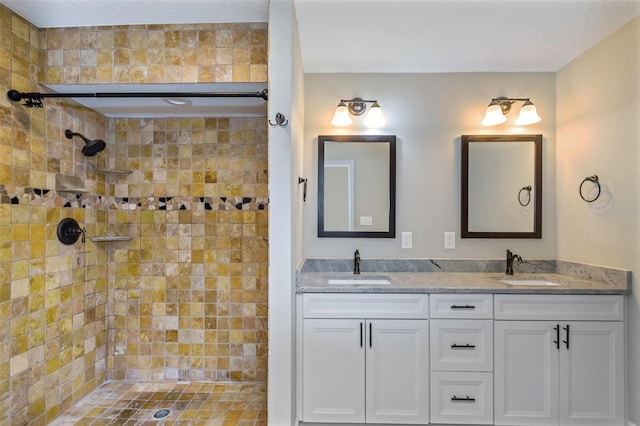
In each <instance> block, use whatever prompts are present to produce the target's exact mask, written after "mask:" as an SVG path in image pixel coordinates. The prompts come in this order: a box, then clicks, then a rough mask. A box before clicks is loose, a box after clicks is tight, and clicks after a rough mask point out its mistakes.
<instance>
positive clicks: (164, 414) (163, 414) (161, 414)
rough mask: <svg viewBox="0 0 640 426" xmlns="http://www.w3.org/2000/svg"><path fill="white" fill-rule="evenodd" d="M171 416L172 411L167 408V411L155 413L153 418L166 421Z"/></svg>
mask: <svg viewBox="0 0 640 426" xmlns="http://www.w3.org/2000/svg"><path fill="white" fill-rule="evenodd" d="M169 414H171V410H169V409H166V408H165V409H162V410H158V411H156V412H155V413H153V418H154V419H164V418H165V417H167V416H168V415H169Z"/></svg>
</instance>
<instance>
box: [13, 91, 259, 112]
mask: <svg viewBox="0 0 640 426" xmlns="http://www.w3.org/2000/svg"><path fill="white" fill-rule="evenodd" d="M7 97H8V98H9V99H10V100H12V101H14V102H20V101H22V100H24V101H25V102H24V103H23V104H22V105H23V106H25V107H27V108H34V107H36V108H42V106H43V105H42V99H44V98H261V99H264V100H265V101H267V100H269V92H268V90H267V89H264V90H262V91H260V92H110V93H109V92H103V93H37V92H29V93H26V92H20V91H18V90H9V91H8V92H7Z"/></svg>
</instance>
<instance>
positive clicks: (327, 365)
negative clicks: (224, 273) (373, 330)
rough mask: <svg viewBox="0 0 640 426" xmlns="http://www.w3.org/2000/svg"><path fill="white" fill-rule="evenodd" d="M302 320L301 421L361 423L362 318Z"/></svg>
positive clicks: (362, 404) (362, 414)
mask: <svg viewBox="0 0 640 426" xmlns="http://www.w3.org/2000/svg"><path fill="white" fill-rule="evenodd" d="M303 323H304V326H303V333H304V334H303V339H302V340H303V343H302V351H303V367H302V370H303V373H302V388H303V391H302V392H303V399H302V412H303V420H304V421H305V422H333V423H335V422H350V423H362V422H364V421H365V417H364V414H365V413H364V383H365V381H364V379H365V376H364V368H365V362H364V356H365V351H364V338H365V336H364V320H356V319H305V320H304V321H303Z"/></svg>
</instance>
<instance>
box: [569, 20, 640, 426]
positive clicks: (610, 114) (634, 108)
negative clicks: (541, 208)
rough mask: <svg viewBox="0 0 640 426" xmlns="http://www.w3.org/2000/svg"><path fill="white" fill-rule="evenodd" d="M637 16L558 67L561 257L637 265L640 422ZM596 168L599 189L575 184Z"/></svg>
mask: <svg viewBox="0 0 640 426" xmlns="http://www.w3.org/2000/svg"><path fill="white" fill-rule="evenodd" d="M639 76H640V19H636V20H634V21H632V22H631V23H630V24H628V25H626V26H625V27H623V28H622V29H621V30H619V31H617V32H616V33H615V34H613V35H612V36H610V37H609V38H607V39H605V40H604V41H602V42H601V43H599V44H598V45H596V46H595V47H593V48H592V49H590V50H589V51H587V52H586V53H584V54H583V55H582V56H580V57H579V58H577V59H576V60H574V61H573V62H572V63H570V64H569V65H567V66H566V67H564V68H563V69H562V70H560V71H559V72H558V73H557V100H558V108H557V114H558V115H557V126H558V127H557V192H558V194H559V197H558V211H557V217H558V238H557V239H558V258H559V259H562V260H569V261H577V262H585V263H592V264H599V265H606V266H610V267H618V268H624V269H630V270H632V271H633V295H632V296H631V297H629V303H628V305H627V306H628V320H629V321H628V340H627V342H628V356H627V359H628V374H627V380H628V387H629V395H628V401H629V404H628V405H629V410H630V412H629V419H630V420H631V421H633V422H634V423H635V424H640V404H638V401H639V400H640V361H639V360H640V339H638V336H640V296H639V294H640V287H639V284H638V275H639V274H640V224H639V223H638V220H639V219H640V172H639V166H640V120H639V118H640V78H639ZM593 174H597V175H598V177H599V178H600V182H601V184H602V188H603V191H602V192H603V193H602V195H601V197H600V198H599V199H598V200H597V201H595V202H593V203H591V204H588V203H585V202H584V201H582V200H581V199H580V197H579V196H578V193H577V188H578V186H579V185H580V182H581V181H582V179H584V178H585V177H586V176H590V175H593Z"/></svg>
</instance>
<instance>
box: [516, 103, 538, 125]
mask: <svg viewBox="0 0 640 426" xmlns="http://www.w3.org/2000/svg"><path fill="white" fill-rule="evenodd" d="M540 120H542V119H541V118H540V116H539V115H538V111H537V110H536V106H535V105H534V104H533V102H531V101H526V102H525V103H524V105H522V108H521V109H520V115H518V119H517V120H516V124H517V125H518V126H526V125H527V124H533V123H537V122H539V121H540Z"/></svg>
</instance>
